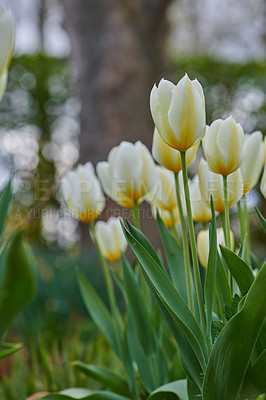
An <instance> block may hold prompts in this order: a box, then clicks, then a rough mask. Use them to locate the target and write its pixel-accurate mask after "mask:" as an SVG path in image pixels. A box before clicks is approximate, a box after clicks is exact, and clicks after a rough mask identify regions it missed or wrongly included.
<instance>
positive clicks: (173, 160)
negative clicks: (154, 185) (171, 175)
mask: <svg viewBox="0 0 266 400" xmlns="http://www.w3.org/2000/svg"><path fill="white" fill-rule="evenodd" d="M198 148H199V142H198V143H197V144H195V146H193V147H191V148H190V149H188V151H187V152H186V164H187V166H189V165H190V164H192V163H193V161H194V160H195V156H196V153H197V150H198ZM152 155H153V158H154V159H155V161H157V162H158V163H159V164H160V165H162V166H163V167H165V168H167V169H169V170H170V171H173V172H180V171H181V170H182V165H181V155H180V152H179V151H178V150H175V149H173V148H172V147H171V146H169V145H168V144H167V143H165V141H164V140H163V139H162V138H161V136H160V135H159V132H158V131H157V129H156V128H155V129H154V134H153V143H152Z"/></svg>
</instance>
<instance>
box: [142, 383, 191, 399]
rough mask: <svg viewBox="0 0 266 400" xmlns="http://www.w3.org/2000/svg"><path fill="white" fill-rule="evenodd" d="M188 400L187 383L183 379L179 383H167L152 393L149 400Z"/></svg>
mask: <svg viewBox="0 0 266 400" xmlns="http://www.w3.org/2000/svg"><path fill="white" fill-rule="evenodd" d="M162 399H164V400H188V396H187V381H186V379H182V380H179V381H175V382H171V383H167V384H166V385H163V386H161V387H159V388H158V389H156V390H155V391H154V392H153V393H151V394H150V395H149V397H148V399H147V400H162Z"/></svg>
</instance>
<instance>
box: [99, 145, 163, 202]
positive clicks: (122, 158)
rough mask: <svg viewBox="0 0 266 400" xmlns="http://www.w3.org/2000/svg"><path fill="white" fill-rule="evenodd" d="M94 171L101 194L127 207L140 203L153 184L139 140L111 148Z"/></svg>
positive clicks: (147, 157) (151, 170)
mask: <svg viewBox="0 0 266 400" xmlns="http://www.w3.org/2000/svg"><path fill="white" fill-rule="evenodd" d="M96 170H97V174H98V176H99V178H100V180H101V183H102V185H103V188H104V191H105V193H106V194H107V195H108V196H109V197H110V198H111V199H113V200H114V201H116V202H117V203H119V204H121V205H122V206H124V207H128V208H132V207H134V206H135V204H136V203H140V202H141V201H142V199H143V197H144V196H146V194H147V193H148V192H150V191H151V190H152V188H153V187H154V186H155V184H156V181H157V171H156V166H155V163H154V161H153V159H152V157H151V154H150V152H149V150H148V149H147V147H146V146H144V144H143V143H141V142H140V141H138V142H136V143H135V144H133V143H129V142H122V143H121V144H120V145H119V146H117V147H114V148H113V149H112V150H111V151H110V153H109V155H108V159H107V162H100V163H98V165H97V167H96Z"/></svg>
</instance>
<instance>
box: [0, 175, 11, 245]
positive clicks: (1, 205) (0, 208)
mask: <svg viewBox="0 0 266 400" xmlns="http://www.w3.org/2000/svg"><path fill="white" fill-rule="evenodd" d="M11 200H12V189H11V181H9V182H8V184H7V185H6V186H5V188H4V189H3V190H2V192H1V194H0V241H1V239H2V236H3V232H4V228H5V222H6V218H7V215H8V210H9V206H10V203H11Z"/></svg>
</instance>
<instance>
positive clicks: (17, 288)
mask: <svg viewBox="0 0 266 400" xmlns="http://www.w3.org/2000/svg"><path fill="white" fill-rule="evenodd" d="M33 265H34V262H33V257H32V254H31V251H30V249H29V247H28V246H27V244H26V243H25V242H24V240H23V232H22V231H19V230H17V231H16V232H14V233H13V234H12V235H11V237H10V239H9V241H8V243H7V244H6V246H5V248H4V250H3V252H2V254H1V269H2V271H1V283H0V321H1V325H0V338H1V337H2V336H3V334H4V332H5V330H6V329H7V327H8V325H9V324H10V323H11V322H12V320H13V319H14V317H15V316H16V315H17V314H18V313H19V312H20V311H21V310H22V309H23V308H24V307H25V305H26V304H28V303H29V301H30V300H31V299H32V298H33V295H34V291H35V279H34V266H33Z"/></svg>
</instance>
